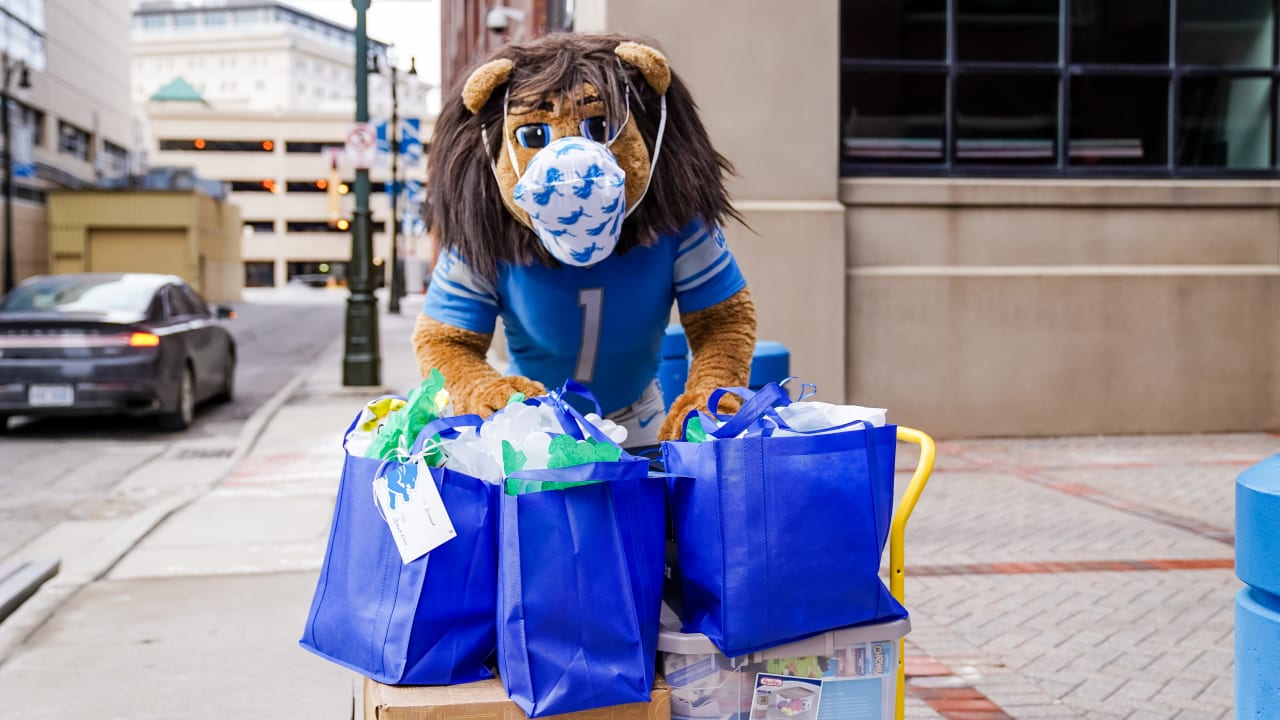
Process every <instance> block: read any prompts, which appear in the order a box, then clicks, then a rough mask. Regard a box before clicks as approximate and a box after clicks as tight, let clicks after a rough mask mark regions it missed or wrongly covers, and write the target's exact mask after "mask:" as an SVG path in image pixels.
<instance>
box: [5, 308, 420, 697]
mask: <svg viewBox="0 0 1280 720" xmlns="http://www.w3.org/2000/svg"><path fill="white" fill-rule="evenodd" d="M420 303H421V297H420V296H419V297H417V298H415V297H413V296H410V298H409V299H407V300H406V302H405V310H406V312H405V313H404V314H403V315H401V316H388V315H385V314H384V315H382V316H381V317H380V319H379V320H380V331H381V338H382V340H381V352H382V360H383V362H382V383H383V385H384V386H385V387H386V388H387V389H389V390H395V391H398V392H406V391H407V390H409V389H410V388H412V387H413V386H415V385H416V384H417V382H418V381H419V378H418V371H417V367H416V362H415V360H414V358H413V354H412V349H411V348H410V345H409V336H410V331H411V329H412V324H413V319H414V317H415V312H414V311H415V310H416V308H417V307H418V306H419V305H420ZM341 356H342V344H341V338H340V337H339V338H337V339H335V341H334V343H333V344H332V346H331V347H330V348H329V349H328V350H327V351H326V352H325V353H323V354H322V356H321V358H320V360H319V362H318V363H317V364H316V365H315V367H314V368H313V369H311V370H310V371H308V372H307V373H306V374H304V375H301V376H299V377H298V378H296V379H295V380H294V381H293V382H292V383H290V386H287V387H285V388H282V390H281V392H280V393H279V394H278V395H277V398H275V399H274V400H273V401H272V402H271V403H269V404H268V407H266V408H264V411H263V412H260V413H258V414H256V415H255V417H254V418H251V419H250V421H249V423H248V424H247V426H246V429H245V433H244V435H243V436H242V439H243V440H244V442H242V443H241V444H240V445H239V446H238V448H237V451H236V453H235V455H234V456H233V457H232V458H230V459H226V458H217V457H211V458H207V459H206V458H201V457H200V456H199V455H198V454H196V455H192V454H190V453H188V454H187V455H184V456H180V457H174V458H171V459H168V460H167V461H163V462H156V463H151V464H149V465H147V466H145V467H144V468H143V471H142V472H140V473H136V474H135V475H134V476H131V477H130V478H129V479H128V480H126V481H125V483H123V486H122V488H120V490H121V491H122V492H135V493H136V492H140V491H142V489H146V491H148V492H151V493H158V494H162V495H164V496H165V500H164V502H162V503H160V504H158V505H156V506H151V507H150V508H149V512H147V513H146V514H145V516H144V514H142V513H140V514H139V515H138V516H134V517H130V518H128V521H129V522H127V523H123V524H120V525H116V526H112V527H109V528H93V527H79V526H65V525H66V524H64V526H60V527H59V532H56V533H49V534H46V535H45V536H42V537H41V538H40V539H38V540H37V541H36V542H35V543H33V544H32V545H31V546H29V547H27V548H24V549H23V550H22V551H20V552H19V553H18V554H17V555H16V556H15V557H18V558H21V557H25V556H36V557H47V556H50V555H59V554H61V555H65V556H72V557H80V558H82V559H81V560H79V561H78V562H72V563H64V568H63V572H62V573H61V574H60V575H59V576H58V577H57V578H55V579H54V580H52V581H50V582H49V583H48V584H46V585H45V586H44V587H43V588H41V590H40V591H39V592H38V593H37V594H36V596H35V597H34V598H32V599H31V600H29V601H28V602H27V604H25V605H24V606H23V607H22V608H20V609H19V610H18V612H17V613H15V614H14V615H13V616H11V617H10V618H9V619H8V620H6V621H5V622H4V623H3V624H0V662H2V664H0V718H18V717H30V716H31V715H32V714H35V713H38V714H40V715H43V716H46V717H51V718H52V717H56V718H61V717H66V718H71V717H89V716H92V717H96V718H104V719H106V718H173V717H186V718H227V717H270V716H276V717H311V718H350V717H352V714H353V697H354V693H355V690H354V688H356V687H357V685H356V680H357V679H358V678H356V677H355V676H354V674H353V673H351V672H349V671H347V670H345V669H342V668H339V667H336V666H332V665H330V664H328V663H326V662H325V661H323V660H320V659H318V658H316V657H314V656H312V655H310V654H308V653H306V652H304V651H303V650H301V649H300V648H299V647H298V645H297V640H298V637H299V636H300V635H301V632H302V626H303V622H304V621H305V619H306V614H307V607H308V604H309V603H310V598H311V593H312V591H313V590H314V588H315V581H316V573H317V571H318V570H319V567H320V562H321V560H322V559H323V556H324V549H325V541H326V539H327V535H328V525H329V519H330V516H331V513H332V508H333V499H334V497H335V495H336V491H337V482H338V478H339V474H340V471H341V466H342V450H341V447H340V444H339V443H340V438H341V434H342V430H343V429H344V428H345V427H346V425H347V423H348V422H350V419H351V417H352V415H353V413H354V412H355V411H356V410H358V409H359V407H360V405H362V404H363V403H364V402H365V401H366V400H367V399H368V398H370V397H375V396H377V395H379V394H381V393H382V392H383V390H382V389H379V388H363V389H351V388H343V387H342V386H341V377H340V374H341ZM85 548H90V550H88V551H86V550H85ZM70 550H74V552H68V551H70Z"/></svg>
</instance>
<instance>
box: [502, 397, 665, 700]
mask: <svg viewBox="0 0 1280 720" xmlns="http://www.w3.org/2000/svg"><path fill="white" fill-rule="evenodd" d="M552 401H553V402H557V403H559V405H560V407H561V409H562V411H563V412H564V413H565V415H566V418H567V419H573V418H574V417H576V418H578V419H580V418H581V416H580V415H577V411H576V410H573V409H572V408H570V407H568V405H567V404H564V403H562V402H560V401H558V400H556V399H555V398H553V399H552ZM584 422H585V421H584ZM563 424H564V426H565V429H566V432H569V433H570V434H574V433H577V432H578V431H577V423H570V422H564V423H563ZM588 428H589V431H590V430H594V428H590V426H588ZM591 434H592V436H593V437H595V438H596V439H597V440H598V441H600V442H609V439H608V438H607V437H605V436H603V435H602V434H599V433H598V431H596V432H591ZM579 437H580V435H579ZM648 464H649V463H648V461H647V460H645V459H643V458H636V457H632V456H630V455H628V454H626V453H625V452H624V453H623V455H622V459H621V460H620V461H619V462H609V463H591V464H586V465H579V466H575V467H569V468H562V469H558V470H526V471H521V472H519V473H513V475H512V477H514V478H517V479H518V480H520V481H534V482H537V481H551V482H556V483H564V482H570V483H582V484H580V485H576V486H573V487H567V488H564V489H556V490H545V491H542V492H528V493H522V494H517V495H511V494H504V495H503V497H502V525H501V530H500V549H499V558H498V574H499V578H500V581H499V588H498V675H499V677H501V678H502V683H503V686H504V687H505V688H506V690H507V694H508V695H509V696H510V697H511V699H512V700H513V701H515V703H516V704H517V705H519V706H520V709H522V710H524V712H525V714H527V715H528V716H529V717H541V716H544V715H554V714H559V713H568V712H575V711H578V710H588V709H592V708H598V707H605V706H609V705H619V704H623V703H634V702H648V701H649V693H650V690H651V689H652V687H653V681H654V663H655V659H656V653H657V640H658V620H659V615H660V613H661V605H662V576H663V542H664V528H665V523H666V508H665V480H664V479H663V478H661V477H649V472H648ZM508 485H509V486H510V485H511V484H510V483H508Z"/></svg>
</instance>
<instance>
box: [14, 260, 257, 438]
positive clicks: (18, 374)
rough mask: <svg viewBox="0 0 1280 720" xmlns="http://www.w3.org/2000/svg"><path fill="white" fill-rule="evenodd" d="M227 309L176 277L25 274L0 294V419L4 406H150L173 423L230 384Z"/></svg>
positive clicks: (42, 410) (73, 411)
mask: <svg viewBox="0 0 1280 720" xmlns="http://www.w3.org/2000/svg"><path fill="white" fill-rule="evenodd" d="M234 316H235V313H234V312H233V311H232V310H231V308H229V307H226V306H221V305H219V306H214V307H213V308H211V307H210V306H209V304H208V303H206V302H205V301H204V299H203V298H201V297H200V295H199V293H197V292H196V291H195V290H193V289H192V288H191V287H190V286H188V285H187V284H186V283H185V282H183V281H182V279H181V278H179V277H176V276H173V275H152V274H141V273H137V274H134V273H127V274H124V273H82V274H73V275H46V276H39V277H34V278H30V279H28V280H26V281H24V282H23V283H21V284H20V285H18V287H16V288H14V289H13V291H12V292H10V293H9V294H8V295H6V296H5V297H4V299H3V300H2V301H0V429H3V428H4V427H5V426H7V425H8V420H9V417H10V416H12V415H84V414H111V413H125V414H129V415H155V416H157V417H158V419H159V423H160V425H161V427H163V428H164V429H167V430H183V429H185V428H186V427H187V426H188V425H190V424H191V421H192V419H193V418H194V416H195V407H196V404H197V403H198V402H200V401H202V400H206V399H217V400H222V401H227V400H230V399H231V396H232V394H233V393H234V391H235V374H236V344H235V340H234V339H233V338H232V337H231V334H230V333H229V332H227V329H226V328H225V327H223V326H222V322H221V321H223V320H226V319H230V318H232V317H234Z"/></svg>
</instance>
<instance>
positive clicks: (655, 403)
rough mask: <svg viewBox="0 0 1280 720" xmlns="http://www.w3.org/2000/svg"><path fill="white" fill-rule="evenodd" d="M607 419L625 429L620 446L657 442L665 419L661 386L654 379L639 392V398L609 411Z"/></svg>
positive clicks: (633, 446)
mask: <svg viewBox="0 0 1280 720" xmlns="http://www.w3.org/2000/svg"><path fill="white" fill-rule="evenodd" d="M609 419H610V420H612V421H614V422H616V423H618V424H619V425H621V426H622V427H624V428H626V429H627V441H626V442H624V443H622V447H624V448H628V449H632V448H641V447H649V446H653V445H657V444H658V431H659V430H661V429H662V423H663V421H665V420H666V419H667V411H666V409H665V407H664V403H663V401H662V386H661V385H659V384H658V381H657V380H656V379H655V380H654V381H653V382H651V383H649V386H648V387H646V388H645V389H644V392H642V393H640V399H639V400H636V401H635V402H633V403H631V404H630V405H628V406H626V407H624V408H622V409H621V410H616V411H614V412H612V413H609Z"/></svg>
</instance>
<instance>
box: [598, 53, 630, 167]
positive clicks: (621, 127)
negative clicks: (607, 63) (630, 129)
mask: <svg viewBox="0 0 1280 720" xmlns="http://www.w3.org/2000/svg"><path fill="white" fill-rule="evenodd" d="M618 65H619V66H621V65H622V63H618ZM623 79H624V80H625V78H623ZM626 98H627V114H626V116H625V117H623V118H622V124H621V125H619V126H618V130H617V132H615V133H614V134H613V137H611V138H609V142H607V143H605V144H604V146H605V147H607V148H612V147H613V143H614V141H615V140H617V139H618V138H619V137H621V136H622V131H623V130H625V129H626V127H627V123H629V122H631V82H630V81H627V94H626Z"/></svg>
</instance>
